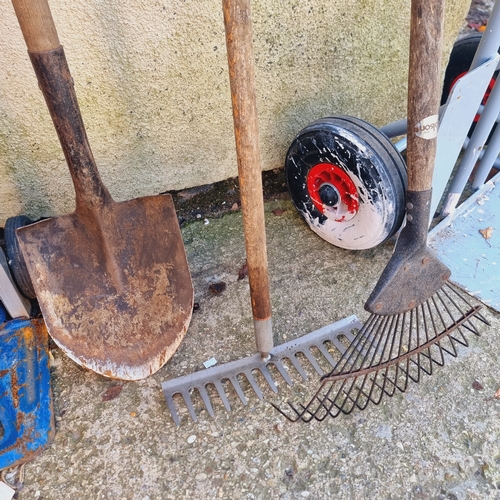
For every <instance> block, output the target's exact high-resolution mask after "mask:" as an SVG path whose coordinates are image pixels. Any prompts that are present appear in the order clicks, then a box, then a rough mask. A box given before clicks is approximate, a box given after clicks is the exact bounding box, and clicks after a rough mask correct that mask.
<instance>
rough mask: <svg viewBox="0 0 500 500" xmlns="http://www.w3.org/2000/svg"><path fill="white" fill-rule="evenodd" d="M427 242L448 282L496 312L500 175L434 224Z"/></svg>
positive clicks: (499, 290) (499, 284)
mask: <svg viewBox="0 0 500 500" xmlns="http://www.w3.org/2000/svg"><path fill="white" fill-rule="evenodd" d="M428 244H429V247H430V248H432V249H433V250H434V252H435V253H436V255H437V257H438V258H439V260H441V261H442V262H444V263H445V264H446V265H447V266H448V267H449V268H450V270H451V278H450V281H452V282H453V283H455V284H457V285H458V286H460V287H461V288H463V289H464V290H466V291H467V292H469V293H470V294H471V295H473V296H475V297H477V298H478V299H479V300H481V301H482V302H483V303H484V304H486V305H487V306H489V307H491V308H492V309H495V310H496V311H499V312H500V273H499V270H500V174H497V175H496V176H495V177H494V178H493V179H491V180H490V181H488V182H487V183H486V184H485V185H484V187H483V188H482V189H480V190H479V191H476V193H474V194H473V195H472V196H471V197H470V198H469V199H468V200H466V201H465V202H464V203H462V204H461V205H460V206H459V207H458V208H457V209H456V211H455V212H453V214H452V215H450V216H449V217H446V219H444V220H443V221H442V222H441V223H440V224H438V225H437V226H436V227H435V228H434V229H433V230H432V231H431V232H430V233H429V240H428Z"/></svg>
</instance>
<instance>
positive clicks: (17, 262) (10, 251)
mask: <svg viewBox="0 0 500 500" xmlns="http://www.w3.org/2000/svg"><path fill="white" fill-rule="evenodd" d="M32 222H33V221H32V220H31V219H29V218H28V217H26V216H25V215H17V216H15V217H9V218H8V219H7V221H6V222H5V228H4V237H5V250H6V253H7V260H8V263H9V267H10V270H11V272H12V275H13V276H14V280H15V282H16V284H17V287H18V288H19V291H20V292H21V293H22V294H23V295H24V296H25V297H26V298H27V299H35V298H36V294H35V289H34V288H33V284H32V283H31V278H30V275H29V273H28V268H27V267H26V262H25V261H24V257H23V254H22V252H21V248H20V247H19V242H18V240H17V236H16V229H17V228H19V227H23V226H27V225H28V224H32Z"/></svg>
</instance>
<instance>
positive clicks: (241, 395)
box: [228, 375, 248, 406]
mask: <svg viewBox="0 0 500 500" xmlns="http://www.w3.org/2000/svg"><path fill="white" fill-rule="evenodd" d="M228 380H229V381H230V382H231V384H232V385H233V387H234V390H235V391H236V394H238V397H239V398H240V401H241V402H242V403H243V404H244V405H245V406H246V405H247V404H248V400H247V398H246V397H245V394H244V393H243V390H242V388H241V386H240V383H239V382H238V379H237V378H236V375H234V376H231V377H228Z"/></svg>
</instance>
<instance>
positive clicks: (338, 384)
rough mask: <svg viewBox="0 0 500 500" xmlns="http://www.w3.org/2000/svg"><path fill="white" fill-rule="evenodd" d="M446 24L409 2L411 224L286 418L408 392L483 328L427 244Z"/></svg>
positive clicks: (423, 2)
mask: <svg viewBox="0 0 500 500" xmlns="http://www.w3.org/2000/svg"><path fill="white" fill-rule="evenodd" d="M443 22H444V0H439V1H436V2H428V1H427V0H412V2H411V20H410V63H409V72H408V132H407V141H408V147H407V170H408V189H407V193H406V224H405V227H404V228H403V229H402V231H401V233H400V235H399V237H398V240H397V243H396V248H395V250H394V253H393V255H392V257H391V259H390V260H389V262H388V264H387V266H386V268H385V269H384V271H383V273H382V275H381V277H380V279H379V281H378V283H377V284H376V286H375V288H374V290H373V292H372V293H371V295H370V297H369V298H368V300H367V302H366V304H365V309H366V310H367V311H369V312H370V313H371V316H370V317H369V319H368V321H367V322H366V323H365V324H364V325H363V327H362V328H361V330H360V331H359V332H358V334H357V336H356V338H355V340H354V342H353V343H352V345H351V346H350V347H349V348H348V349H347V351H346V352H345V353H344V355H343V357H342V360H341V361H340V362H339V363H338V364H337V366H336V367H335V368H334V369H333V371H332V372H331V373H330V374H328V375H327V376H326V377H324V378H323V381H322V385H321V386H320V389H319V390H318V392H317V393H316V394H315V396H314V397H313V398H312V400H311V401H310V402H309V403H308V404H307V405H306V406H303V405H301V406H300V409H297V408H296V407H295V406H293V405H292V404H290V403H289V404H290V407H291V409H292V410H293V416H292V417H289V416H287V415H285V416H287V418H288V419H289V420H292V421H297V420H303V421H306V422H308V421H311V420H313V419H316V420H324V419H325V418H326V416H328V415H331V416H333V417H335V416H337V415H339V414H340V413H350V412H351V411H352V410H353V409H354V408H355V407H357V408H359V409H364V408H366V406H367V405H368V403H369V402H370V401H371V402H373V403H375V404H378V403H380V401H381V399H382V397H383V395H384V394H386V395H389V396H392V395H393V394H394V393H395V392H396V389H398V390H400V391H405V390H406V388H407V385H408V382H409V380H413V381H415V382H418V381H419V380H420V375H421V373H422V372H424V373H428V374H431V373H432V371H433V366H434V365H443V364H444V354H445V353H448V354H451V355H452V356H456V355H457V350H456V348H457V344H462V345H467V340H466V338H465V335H464V330H469V331H471V332H473V333H475V334H478V333H479V332H478V330H477V328H476V326H475V325H474V323H473V320H474V319H478V320H480V321H482V322H484V323H487V321H486V320H485V318H484V317H483V316H481V315H480V314H479V312H478V310H479V308H480V306H472V305H471V304H470V302H469V301H468V300H467V298H466V296H465V295H464V294H462V293H460V292H459V291H458V289H456V288H454V287H452V286H451V285H450V284H449V283H448V279H449V277H450V274H451V273H450V270H449V269H448V267H446V266H445V265H444V264H443V263H442V262H440V261H439V260H438V259H437V258H436V257H435V256H434V255H433V254H432V252H431V251H430V250H429V248H428V247H427V233H428V228H429V220H430V207H431V200H432V178H433V172H434V161H435V157H436V137H437V129H438V109H439V99H440V94H441V53H442V40H443ZM278 410H279V408H278ZM279 411H280V412H281V413H283V412H282V411H281V410H279Z"/></svg>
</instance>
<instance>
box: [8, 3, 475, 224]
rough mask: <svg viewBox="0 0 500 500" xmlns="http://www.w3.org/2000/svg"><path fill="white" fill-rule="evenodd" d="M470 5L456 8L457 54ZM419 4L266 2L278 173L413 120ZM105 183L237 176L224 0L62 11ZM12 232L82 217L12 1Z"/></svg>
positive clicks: (271, 163)
mask: <svg viewBox="0 0 500 500" xmlns="http://www.w3.org/2000/svg"><path fill="white" fill-rule="evenodd" d="M469 3H470V1H469V0H448V1H447V18H446V43H445V51H446V54H447V53H448V52H449V50H450V48H451V45H452V43H453V41H454V39H455V37H456V34H457V32H458V30H459V28H460V27H461V25H462V23H463V19H464V18H465V15H466V13H467V9H468V7H469ZM409 4H410V2H409V0H338V1H335V2H332V1H331V0H255V1H254V2H253V4H252V8H253V20H254V40H255V42H254V43H255V52H256V59H257V61H256V64H257V65H256V79H257V95H258V108H259V115H260V134H261V155H262V164H263V168H264V169H271V168H277V167H281V166H282V164H283V158H284V155H285V153H286V149H287V147H288V145H289V143H290V141H291V140H292V138H293V136H294V135H295V133H296V132H298V131H299V130H300V129H301V128H302V127H303V126H305V125H306V124H307V123H309V122H310V121H312V120H314V119H317V118H320V117H322V116H326V115H330V114H334V113H346V114H350V115H354V116H357V117H360V118H363V119H366V120H368V121H370V122H372V123H374V124H376V125H383V124H385V123H388V122H390V121H392V120H395V119H399V118H401V117H404V116H405V108H406V78H407V61H408V54H407V51H408V36H409V35H408V33H409ZM50 5H51V9H52V12H53V16H54V20H55V22H56V26H57V28H58V32H59V38H60V40H61V43H62V44H63V45H64V47H65V51H66V55H67V58H68V62H69V65H70V68H71V71H72V76H73V78H74V80H75V86H76V91H77V95H78V98H79V102H80V107H81V111H82V114H83V117H84V121H85V124H86V127H87V133H88V136H89V139H90V143H91V145H92V149H93V152H94V156H95V158H96V161H97V164H98V167H99V170H100V172H101V176H102V178H103V180H104V182H105V184H106V185H107V186H108V188H109V189H110V191H111V193H112V195H113V196H114V197H115V199H117V200H124V199H128V198H133V197H136V196H140V195H147V194H156V193H159V192H162V191H166V190H172V189H182V188H185V187H191V186H195V185H201V184H206V183H211V182H215V181H219V180H222V179H225V178H228V177H233V176H235V175H236V174H237V167H236V160H235V152H234V136H233V130H232V116H231V108H230V95H229V82H228V76H227V59H226V50H225V38H224V26H223V21H222V7H221V2H220V0H168V1H167V0H152V1H145V0H129V1H125V0H106V1H104V0H88V1H85V2H71V1H68V0H52V1H51V2H50ZM0 16H1V19H2V21H3V28H2V33H1V35H0V68H2V70H1V73H0V79H1V81H0V181H1V182H0V223H3V222H4V221H5V219H6V218H7V217H9V216H12V215H16V214H19V213H24V214H27V215H29V216H32V217H39V216H49V215H54V214H61V213H67V212H70V211H71V210H72V209H73V207H74V192H73V187H72V184H71V181H70V177H69V174H68V171H67V168H66V165H65V162H64V157H63V154H62V152H61V149H60V146H59V143H58V140H57V137H56V135H55V132H54V129H53V126H52V122H51V120H50V117H49V115H48V111H47V109H46V106H45V103H44V101H43V97H42V95H41V93H40V91H39V90H38V87H37V83H36V79H35V76H34V73H33V70H32V68H31V64H30V62H29V59H28V56H27V53H26V47H25V45H24V40H23V38H22V35H21V32H20V29H19V27H18V24H17V20H16V18H15V15H14V10H13V8H12V6H11V4H10V3H9V2H2V3H0Z"/></svg>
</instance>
